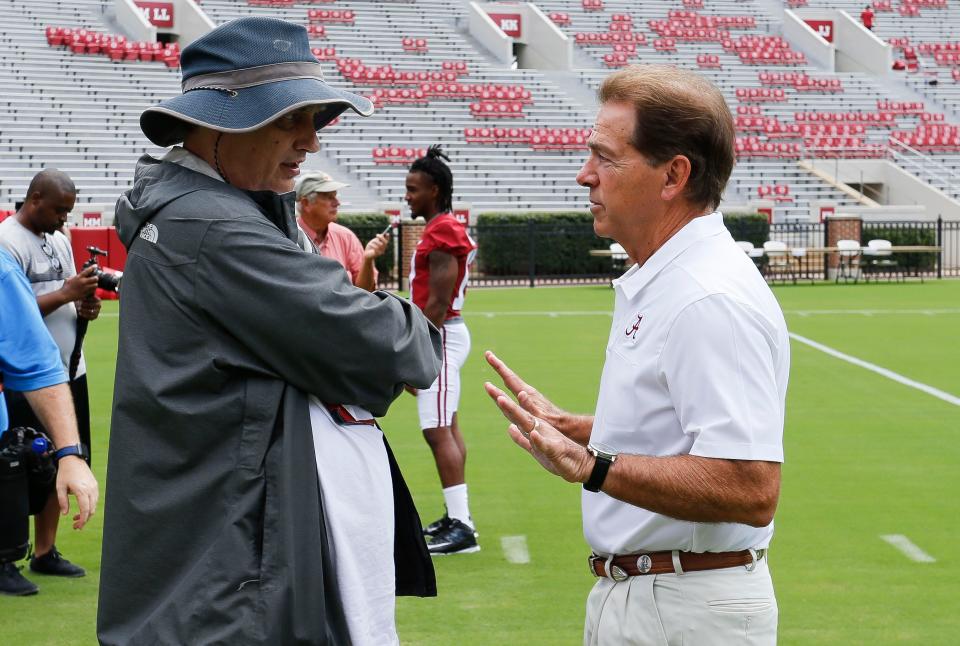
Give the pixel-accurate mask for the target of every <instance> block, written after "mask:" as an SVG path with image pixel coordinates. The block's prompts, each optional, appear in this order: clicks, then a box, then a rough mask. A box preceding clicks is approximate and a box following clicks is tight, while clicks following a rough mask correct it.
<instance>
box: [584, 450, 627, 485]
mask: <svg viewBox="0 0 960 646" xmlns="http://www.w3.org/2000/svg"><path fill="white" fill-rule="evenodd" d="M587 450H588V451H590V453H592V454H593V457H595V458H596V462H594V464H593V471H592V472H591V473H590V477H589V478H588V479H587V481H586V482H584V483H583V488H584V489H586V490H587V491H593V492H597V491H600V487H602V486H603V481H604V480H606V479H607V471H609V470H610V465H611V464H613V463H614V462H616V461H617V455H618V453H616V452H615V451H613V450H612V449H608V448H607V447H605V446H603V445H602V444H596V445H594V444H588V445H587Z"/></svg>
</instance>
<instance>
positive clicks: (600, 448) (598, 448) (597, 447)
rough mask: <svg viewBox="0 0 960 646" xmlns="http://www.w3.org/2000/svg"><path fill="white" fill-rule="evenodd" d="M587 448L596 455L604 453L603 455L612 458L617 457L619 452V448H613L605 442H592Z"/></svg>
mask: <svg viewBox="0 0 960 646" xmlns="http://www.w3.org/2000/svg"><path fill="white" fill-rule="evenodd" d="M587 448H589V449H590V451H592V452H593V454H594V455H602V456H603V457H606V458H610V459H612V458H615V457H616V456H617V454H618V453H619V451H618V450H617V449H615V448H613V447H612V446H610V445H609V444H604V443H603V442H596V443H593V442H591V443H590V444H589V446H588V447H587Z"/></svg>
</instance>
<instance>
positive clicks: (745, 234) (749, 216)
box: [723, 212, 770, 247]
mask: <svg viewBox="0 0 960 646" xmlns="http://www.w3.org/2000/svg"><path fill="white" fill-rule="evenodd" d="M723 224H724V225H726V227H727V231H729V232H730V235H732V236H733V239H734V240H748V241H750V242H752V243H753V246H754V247H762V246H763V243H764V242H766V241H767V240H769V239H770V223H769V222H767V216H766V215H764V214H762V213H737V212H731V213H724V214H723Z"/></svg>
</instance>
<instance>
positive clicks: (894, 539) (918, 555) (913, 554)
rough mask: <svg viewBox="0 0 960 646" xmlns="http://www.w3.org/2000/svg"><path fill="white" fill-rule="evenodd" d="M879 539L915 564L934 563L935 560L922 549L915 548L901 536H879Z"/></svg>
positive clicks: (912, 543)
mask: <svg viewBox="0 0 960 646" xmlns="http://www.w3.org/2000/svg"><path fill="white" fill-rule="evenodd" d="M880 538H881V539H883V540H885V541H886V542H888V543H890V544H891V545H893V546H894V547H895V548H897V549H898V550H900V551H901V552H903V555H904V556H906V557H907V558H908V559H910V560H911V561H916V562H917V563H936V562H937V559H935V558H933V557H932V556H930V555H929V554H927V553H926V552H924V551H923V550H922V549H920V548H919V547H917V545H916V544H915V543H914V542H913V541H911V540H910V539H909V538H907V537H906V536H904V535H903V534H881V535H880Z"/></svg>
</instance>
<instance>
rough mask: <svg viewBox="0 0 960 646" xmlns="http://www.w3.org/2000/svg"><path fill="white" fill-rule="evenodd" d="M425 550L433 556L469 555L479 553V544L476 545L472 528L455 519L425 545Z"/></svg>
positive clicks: (475, 537)
mask: <svg viewBox="0 0 960 646" xmlns="http://www.w3.org/2000/svg"><path fill="white" fill-rule="evenodd" d="M427 550H429V551H430V554H431V555H433V556H446V555H447V554H469V553H471V552H479V551H480V544H479V543H477V533H476V532H475V531H474V530H473V528H471V527H469V526H467V525H466V524H464V523H463V522H461V521H460V520H459V519H457V518H451V519H449V522H448V523H447V526H446V527H443V528H441V529H440V530H439V531H438V532H437V533H436V534H434V535H433V538H432V539H430V542H429V543H427Z"/></svg>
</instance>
